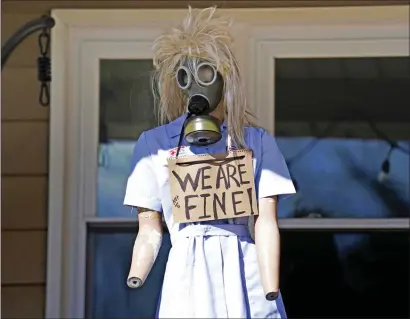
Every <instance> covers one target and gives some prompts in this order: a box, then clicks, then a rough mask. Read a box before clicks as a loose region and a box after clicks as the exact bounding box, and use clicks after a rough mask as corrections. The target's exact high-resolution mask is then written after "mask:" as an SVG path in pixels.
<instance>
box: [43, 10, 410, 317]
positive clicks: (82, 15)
mask: <svg viewBox="0 0 410 319" xmlns="http://www.w3.org/2000/svg"><path fill="white" fill-rule="evenodd" d="M407 10H408V7H405V6H403V7H380V8H378V7H365V8H357V7H356V8H327V9H324V8H316V9H229V10H228V9H224V10H221V11H224V12H223V14H227V15H231V16H233V17H234V19H235V21H236V23H235V24H234V26H235V27H234V34H235V35H236V38H237V42H236V50H237V55H238V59H239V61H240V64H241V66H242V67H243V69H244V71H245V72H244V73H245V74H247V75H248V78H247V80H248V82H247V90H248V93H249V101H250V103H251V105H252V106H253V108H254V111H255V113H256V115H257V116H258V117H259V118H260V119H261V120H262V124H263V125H264V126H265V127H266V128H268V129H269V130H270V131H271V132H273V128H274V98H273V97H274V91H273V89H272V88H274V74H273V72H274V58H275V57H296V56H298V57H313V56H315V57H319V56H329V55H330V56H352V54H353V53H352V45H353V47H354V48H355V49H354V54H353V55H356V56H391V55H396V56H397V55H399V56H400V55H408V44H409V43H408V41H409V40H408V12H407ZM185 13H186V10H55V11H53V12H52V15H53V17H54V19H55V20H56V26H55V27H54V28H53V30H52V59H51V60H52V70H53V81H52V86H51V112H50V154H49V165H50V166H49V174H50V175H49V218H48V256H47V259H48V260H47V285H46V318H82V317H83V316H84V308H85V286H86V285H85V279H86V277H85V261H86V258H85V257H86V256H85V255H86V250H85V249H86V224H87V222H101V223H107V222H114V223H115V222H118V221H119V220H113V219H100V218H97V217H96V216H95V209H96V207H95V206H96V204H95V203H96V177H97V176H96V168H97V143H98V126H99V125H98V81H99V76H98V75H99V73H98V71H99V69H98V60H99V59H100V58H104V57H105V58H116V59H127V58H131V59H132V58H133V59H138V58H143V59H146V58H151V57H152V54H151V52H150V44H151V42H152V40H153V39H154V38H155V37H156V36H158V35H159V34H160V33H161V32H162V31H163V30H164V29H165V28H166V27H167V26H168V25H172V24H174V23H175V22H177V21H178V22H179V21H180V20H181V18H182V17H183V15H184V14H185ZM272 21H274V23H272ZM349 50H350V51H349ZM269 105H271V106H272V107H266V106H269ZM128 221H134V220H133V219H131V218H130V219H129V220H128ZM121 222H123V220H121ZM134 222H135V221H134ZM387 223H389V225H387V226H388V228H403V220H391V219H388V220H365V221H364V220H363V221H360V220H357V219H355V220H344V221H343V220H342V221H340V220H339V221H338V225H339V226H340V227H341V228H357V227H359V226H362V227H369V225H370V228H375V229H376V228H386V224H387ZM312 225H313V224H312V222H311V221H307V220H298V221H295V220H284V221H281V227H283V228H300V229H306V228H309V227H313V226H315V227H318V226H319V227H320V228H333V227H334V226H335V221H332V220H316V221H315V224H314V225H313V226H312ZM366 225H367V226H366ZM362 227H361V228H362Z"/></svg>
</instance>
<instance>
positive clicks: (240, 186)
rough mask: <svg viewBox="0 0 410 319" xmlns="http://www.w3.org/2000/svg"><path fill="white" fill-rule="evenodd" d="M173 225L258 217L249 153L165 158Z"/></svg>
mask: <svg viewBox="0 0 410 319" xmlns="http://www.w3.org/2000/svg"><path fill="white" fill-rule="evenodd" d="M168 169H169V182H170V188H171V196H172V203H173V207H172V212H173V215H174V221H175V222H180V223H182V222H198V221H209V220H218V219H227V218H237V217H245V216H251V215H257V214H258V207H257V202H256V192H255V184H254V175H253V165H252V152H251V151H250V150H238V151H233V152H229V153H219V154H212V155H210V154H203V155H193V156H186V157H182V158H181V157H180V158H170V159H168Z"/></svg>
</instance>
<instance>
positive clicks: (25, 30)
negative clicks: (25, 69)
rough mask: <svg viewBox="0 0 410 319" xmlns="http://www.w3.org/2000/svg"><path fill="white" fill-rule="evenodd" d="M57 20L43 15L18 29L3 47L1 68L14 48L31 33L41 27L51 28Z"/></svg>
mask: <svg viewBox="0 0 410 319" xmlns="http://www.w3.org/2000/svg"><path fill="white" fill-rule="evenodd" d="M54 25H55V21H54V19H53V18H52V17H50V16H43V17H41V18H40V19H35V20H32V21H29V22H27V23H26V24H25V25H23V26H22V27H21V28H20V29H18V30H17V31H16V32H15V33H14V34H13V35H12V36H11V37H10V39H8V40H7V41H6V42H5V43H4V45H3V46H2V48H1V69H2V70H3V67H4V65H5V64H6V62H7V60H8V58H9V57H10V55H11V54H12V53H13V51H14V49H15V48H16V47H17V46H18V45H19V44H20V43H21V42H22V41H23V40H24V39H25V38H27V37H28V36H29V35H30V34H33V33H34V32H36V31H39V30H41V29H51V28H52V27H54Z"/></svg>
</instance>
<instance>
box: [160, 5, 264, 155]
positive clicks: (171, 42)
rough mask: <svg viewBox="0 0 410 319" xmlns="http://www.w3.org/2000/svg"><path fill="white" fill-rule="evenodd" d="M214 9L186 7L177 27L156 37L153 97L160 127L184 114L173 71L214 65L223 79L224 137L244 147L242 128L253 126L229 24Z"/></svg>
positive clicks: (184, 107) (182, 100)
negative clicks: (227, 136)
mask: <svg viewBox="0 0 410 319" xmlns="http://www.w3.org/2000/svg"><path fill="white" fill-rule="evenodd" d="M215 11H216V8H215V7H211V8H207V9H203V10H199V11H197V10H195V11H194V10H193V9H192V8H191V7H189V11H188V14H187V15H186V17H185V19H184V20H183V23H182V25H181V26H180V27H178V28H174V29H172V30H171V31H170V32H169V33H167V34H165V35H162V36H160V37H159V38H158V39H156V40H155V42H154V45H153V51H154V58H153V63H154V67H155V72H154V77H153V89H154V97H155V99H156V107H157V112H158V119H159V121H160V123H162V124H163V123H166V122H167V121H173V120H174V119H176V118H178V117H179V116H181V115H182V114H184V113H186V108H187V99H186V97H185V96H184V95H183V94H182V92H181V90H180V89H179V87H178V84H177V81H176V74H175V73H176V70H177V68H178V67H179V66H180V65H181V64H183V63H185V62H188V65H189V68H190V69H194V68H195V66H196V65H197V64H198V63H199V62H200V61H207V62H208V63H211V64H213V65H214V67H215V68H216V69H217V70H218V72H219V73H220V74H221V75H222V77H223V79H224V90H223V98H222V101H221V103H222V106H223V108H224V114H225V120H226V121H227V123H228V134H229V135H230V137H231V139H232V142H233V144H234V145H235V146H236V147H239V148H241V147H246V145H245V140H244V127H245V126H256V125H255V124H254V116H253V115H252V113H251V112H250V110H249V109H248V106H247V103H246V96H245V88H244V86H243V83H242V80H241V75H240V71H239V66H238V62H237V60H236V58H235V57H234V54H233V52H232V49H231V44H232V42H233V38H232V36H231V35H230V33H229V28H230V26H231V21H230V20H228V19H225V18H222V17H218V16H217V15H216V14H215Z"/></svg>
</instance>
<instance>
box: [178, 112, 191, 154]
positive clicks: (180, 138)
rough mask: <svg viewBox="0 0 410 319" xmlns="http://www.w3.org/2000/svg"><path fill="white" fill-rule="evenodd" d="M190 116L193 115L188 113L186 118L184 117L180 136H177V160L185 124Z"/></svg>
mask: <svg viewBox="0 0 410 319" xmlns="http://www.w3.org/2000/svg"><path fill="white" fill-rule="evenodd" d="M192 115H193V113H191V112H188V115H187V117H186V119H185V121H184V123H183V124H182V127H181V132H180V134H179V139H178V146H177V154H176V155H175V158H178V155H179V151H180V149H181V144H182V139H183V138H184V130H185V124H186V122H187V121H188V120H189V118H190V117H191V116H192Z"/></svg>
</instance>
